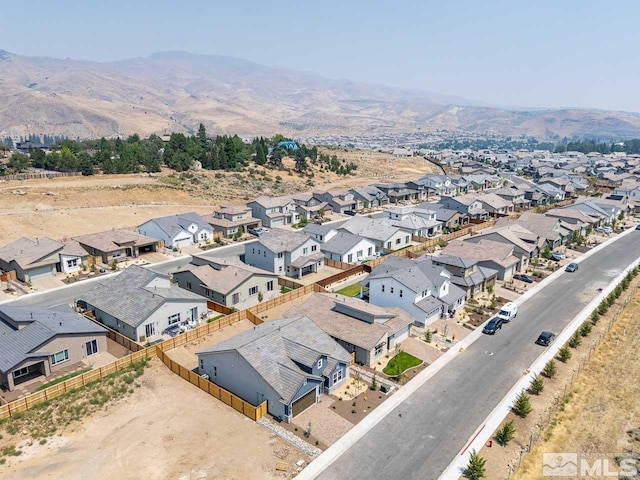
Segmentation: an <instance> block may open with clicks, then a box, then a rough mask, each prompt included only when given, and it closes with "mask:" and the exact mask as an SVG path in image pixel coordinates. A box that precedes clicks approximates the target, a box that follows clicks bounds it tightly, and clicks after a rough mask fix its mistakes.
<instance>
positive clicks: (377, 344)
mask: <svg viewBox="0 0 640 480" xmlns="http://www.w3.org/2000/svg"><path fill="white" fill-rule="evenodd" d="M285 316H287V317H297V316H305V317H308V318H310V319H311V320H312V321H313V323H315V324H316V325H317V326H318V327H320V328H321V329H322V330H323V331H324V332H325V333H327V334H328V335H329V336H331V338H333V339H334V340H335V341H336V342H338V343H339V344H340V346H342V347H343V348H344V349H345V350H346V351H347V352H349V353H352V354H353V353H355V361H356V362H357V363H359V364H361V365H366V366H368V367H373V366H375V365H376V363H377V362H378V360H379V359H380V358H382V357H384V356H385V355H386V354H387V353H388V352H389V351H390V350H392V349H393V348H394V347H395V346H396V345H398V344H400V343H401V342H402V341H403V340H405V339H406V338H408V337H409V335H410V334H411V324H412V323H413V321H414V320H413V317H412V316H411V315H409V314H408V313H407V312H405V311H404V310H402V309H401V308H398V307H378V306H376V305H372V304H370V303H367V302H365V301H363V300H359V299H356V298H351V297H345V296H344V295H338V294H335V293H314V294H312V295H311V296H310V297H309V298H308V299H307V300H306V301H305V302H304V303H302V304H300V305H296V306H294V307H292V308H291V309H290V310H289V311H287V312H286V313H285Z"/></svg>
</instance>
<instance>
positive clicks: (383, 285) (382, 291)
mask: <svg viewBox="0 0 640 480" xmlns="http://www.w3.org/2000/svg"><path fill="white" fill-rule="evenodd" d="M382 293H384V285H382Z"/></svg>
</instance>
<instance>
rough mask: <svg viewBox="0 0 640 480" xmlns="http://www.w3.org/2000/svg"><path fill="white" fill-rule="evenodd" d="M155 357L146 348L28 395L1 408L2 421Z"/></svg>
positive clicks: (152, 349) (153, 350)
mask: <svg viewBox="0 0 640 480" xmlns="http://www.w3.org/2000/svg"><path fill="white" fill-rule="evenodd" d="M155 356H156V349H155V347H149V348H144V349H142V350H140V351H137V352H134V353H132V354H130V355H127V356H126V357H123V358H120V359H118V360H116V361H115V362H113V363H110V364H108V365H105V366H104V367H100V368H96V369H94V370H90V371H88V372H86V373H83V374H82V375H78V376H77V377H73V378H70V379H69V380H65V381H64V382H61V383H58V384H57V385H52V386H50V387H48V388H45V389H44V390H41V391H39V392H35V393H32V394H31V395H27V396H26V397H22V398H20V399H18V400H14V401H13V402H9V403H7V404H6V405H3V406H1V407H0V419H2V418H8V417H11V416H13V415H15V414H16V413H18V412H24V411H25V410H27V409H29V408H31V407H33V406H35V405H38V404H39V403H42V402H46V401H48V400H52V399H54V398H56V397H59V396H60V395H64V394H65V393H67V392H69V391H71V390H73V389H75V388H79V387H84V386H85V385H87V384H88V383H91V382H93V381H95V380H99V379H101V378H103V377H106V376H107V375H111V374H112V373H115V372H118V371H120V370H122V369H123V368H126V367H128V366H129V365H131V364H132V363H135V362H139V361H141V360H144V359H147V358H151V357H155Z"/></svg>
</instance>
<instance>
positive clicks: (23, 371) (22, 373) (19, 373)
mask: <svg viewBox="0 0 640 480" xmlns="http://www.w3.org/2000/svg"><path fill="white" fill-rule="evenodd" d="M25 375H29V367H22V368H19V369H18V370H14V372H13V378H20V377H24V376H25Z"/></svg>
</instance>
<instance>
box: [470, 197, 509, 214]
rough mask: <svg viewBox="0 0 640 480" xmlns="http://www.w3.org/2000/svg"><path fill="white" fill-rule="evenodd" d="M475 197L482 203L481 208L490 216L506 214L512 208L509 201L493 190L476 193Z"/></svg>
mask: <svg viewBox="0 0 640 480" xmlns="http://www.w3.org/2000/svg"><path fill="white" fill-rule="evenodd" d="M476 198H477V199H478V200H480V202H481V203H482V208H484V209H485V210H486V211H487V212H489V215H491V216H492V217H500V216H504V215H508V214H509V213H511V212H513V210H514V205H513V204H512V203H511V202H509V201H507V200H505V199H504V198H502V197H501V196H499V195H496V194H495V193H493V192H490V193H485V194H483V195H478V196H477V197H476Z"/></svg>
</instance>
